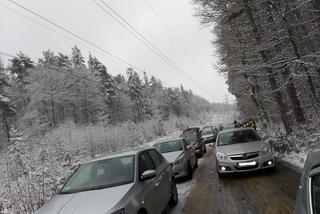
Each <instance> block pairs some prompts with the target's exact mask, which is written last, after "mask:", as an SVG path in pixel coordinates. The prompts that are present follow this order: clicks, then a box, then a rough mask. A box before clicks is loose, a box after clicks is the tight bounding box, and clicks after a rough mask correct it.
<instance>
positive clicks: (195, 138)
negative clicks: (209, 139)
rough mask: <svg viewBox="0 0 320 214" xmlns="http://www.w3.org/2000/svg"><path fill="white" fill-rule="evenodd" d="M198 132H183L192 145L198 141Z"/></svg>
mask: <svg viewBox="0 0 320 214" xmlns="http://www.w3.org/2000/svg"><path fill="white" fill-rule="evenodd" d="M197 133H198V132H197V130H192V129H191V130H186V131H184V132H183V136H185V138H187V140H189V141H190V142H191V143H192V144H195V143H196V142H197V141H198V135H197Z"/></svg>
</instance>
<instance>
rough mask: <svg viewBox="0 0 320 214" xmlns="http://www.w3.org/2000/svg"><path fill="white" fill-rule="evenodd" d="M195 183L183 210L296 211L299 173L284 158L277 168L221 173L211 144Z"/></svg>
mask: <svg viewBox="0 0 320 214" xmlns="http://www.w3.org/2000/svg"><path fill="white" fill-rule="evenodd" d="M197 170H198V172H197V173H196V175H195V176H196V184H195V186H194V187H193V189H192V190H191V192H190V193H189V195H188V197H187V199H186V201H185V203H184V207H183V211H182V213H184V214H211V213H212V214H220V213H221V214H287V213H288V214H290V213H293V209H294V202H295V195H296V192H297V189H298V186H299V179H300V173H299V172H298V171H297V170H294V169H293V168H291V167H289V166H288V165H286V164H284V163H283V162H281V161H278V162H277V170H276V171H275V172H270V171H269V172H268V171H259V172H253V173H246V174H234V175H231V176H227V177H223V178H222V179H221V178H220V179H219V177H218V175H217V174H216V171H215V161H214V160H213V149H212V148H211V147H209V149H208V152H207V153H206V155H205V157H204V160H203V161H202V163H201V165H199V168H198V169H197Z"/></svg>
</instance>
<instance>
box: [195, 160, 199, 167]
mask: <svg viewBox="0 0 320 214" xmlns="http://www.w3.org/2000/svg"><path fill="white" fill-rule="evenodd" d="M198 162H199V161H198V158H197V159H196V163H195V164H194V168H198V166H199V163H198Z"/></svg>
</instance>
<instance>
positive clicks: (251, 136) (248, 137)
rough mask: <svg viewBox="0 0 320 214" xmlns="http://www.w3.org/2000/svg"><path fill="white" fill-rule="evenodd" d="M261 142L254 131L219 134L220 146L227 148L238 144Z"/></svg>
mask: <svg viewBox="0 0 320 214" xmlns="http://www.w3.org/2000/svg"><path fill="white" fill-rule="evenodd" d="M253 141H261V138H260V137H259V136H258V134H257V133H256V132H255V131H253V130H239V131H231V132H226V133H221V134H219V138H218V146H225V145H230V144H237V143H247V142H253Z"/></svg>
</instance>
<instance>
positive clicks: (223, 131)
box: [219, 127, 253, 134]
mask: <svg viewBox="0 0 320 214" xmlns="http://www.w3.org/2000/svg"><path fill="white" fill-rule="evenodd" d="M245 130H253V128H250V127H242V128H233V129H226V130H222V131H220V132H219V134H223V133H229V132H235V131H245Z"/></svg>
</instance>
